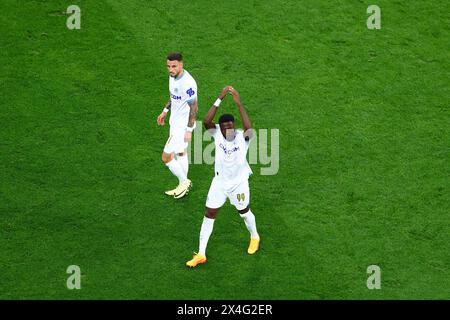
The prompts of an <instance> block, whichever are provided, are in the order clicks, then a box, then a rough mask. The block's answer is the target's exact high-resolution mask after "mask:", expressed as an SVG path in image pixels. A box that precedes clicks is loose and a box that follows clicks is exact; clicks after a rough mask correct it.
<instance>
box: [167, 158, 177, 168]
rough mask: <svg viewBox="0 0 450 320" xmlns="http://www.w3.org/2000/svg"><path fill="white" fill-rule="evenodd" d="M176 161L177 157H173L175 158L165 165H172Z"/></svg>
mask: <svg viewBox="0 0 450 320" xmlns="http://www.w3.org/2000/svg"><path fill="white" fill-rule="evenodd" d="M174 161H175V157H173V159H172V160H170V161H169V162H166V163H165V165H166V166H168V167H170V166H171V165H172V164H173V162H174Z"/></svg>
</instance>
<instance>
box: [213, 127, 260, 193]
mask: <svg viewBox="0 0 450 320" xmlns="http://www.w3.org/2000/svg"><path fill="white" fill-rule="evenodd" d="M213 138H214V144H215V146H216V155H215V162H214V170H215V175H216V178H218V179H220V180H221V181H223V182H224V183H226V184H227V185H233V184H239V183H240V182H241V181H243V180H244V179H248V177H249V176H250V175H251V174H252V169H251V168H250V166H249V165H248V162H247V151H248V146H249V143H250V140H249V141H246V140H245V137H244V132H243V131H242V130H240V129H237V130H236V136H235V138H234V140H233V141H228V140H227V139H225V137H224V136H223V135H222V132H221V131H220V126H219V125H218V124H216V129H215V130H214V133H213Z"/></svg>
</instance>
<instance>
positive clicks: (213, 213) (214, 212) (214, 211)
mask: <svg viewBox="0 0 450 320" xmlns="http://www.w3.org/2000/svg"><path fill="white" fill-rule="evenodd" d="M218 211H219V210H218V209H211V208H206V209H205V217H207V218H209V219H215V218H216V216H217V212H218Z"/></svg>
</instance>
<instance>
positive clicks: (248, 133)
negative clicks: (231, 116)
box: [230, 87, 253, 140]
mask: <svg viewBox="0 0 450 320" xmlns="http://www.w3.org/2000/svg"><path fill="white" fill-rule="evenodd" d="M230 93H231V95H232V96H233V100H234V102H235V103H236V105H237V106H238V108H239V113H240V114H241V120H242V125H243V127H244V136H245V139H246V140H249V139H250V138H251V137H252V135H253V130H252V124H251V123H250V118H249V117H248V114H247V111H246V110H245V108H244V106H243V104H242V102H241V98H240V97H239V93H238V92H237V91H236V89H234V88H233V87H230Z"/></svg>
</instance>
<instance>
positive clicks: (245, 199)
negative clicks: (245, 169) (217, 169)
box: [206, 177, 250, 210]
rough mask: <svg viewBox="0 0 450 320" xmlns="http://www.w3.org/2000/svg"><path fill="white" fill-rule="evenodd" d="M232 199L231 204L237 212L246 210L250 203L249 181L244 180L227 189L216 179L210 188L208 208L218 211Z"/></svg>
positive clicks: (207, 199)
mask: <svg viewBox="0 0 450 320" xmlns="http://www.w3.org/2000/svg"><path fill="white" fill-rule="evenodd" d="M227 198H228V199H230V203H231V204H232V205H233V206H235V207H236V209H237V210H244V209H245V208H247V207H248V204H249V203H250V188H249V186H248V179H244V180H242V181H241V182H240V183H239V184H236V185H234V186H230V187H227V186H225V184H224V183H223V182H222V181H220V180H219V179H217V177H214V178H213V180H212V182H211V186H210V187H209V191H208V197H207V198H206V206H207V207H208V208H211V209H217V208H220V207H222V206H223V205H224V203H225V201H226V200H227Z"/></svg>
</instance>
